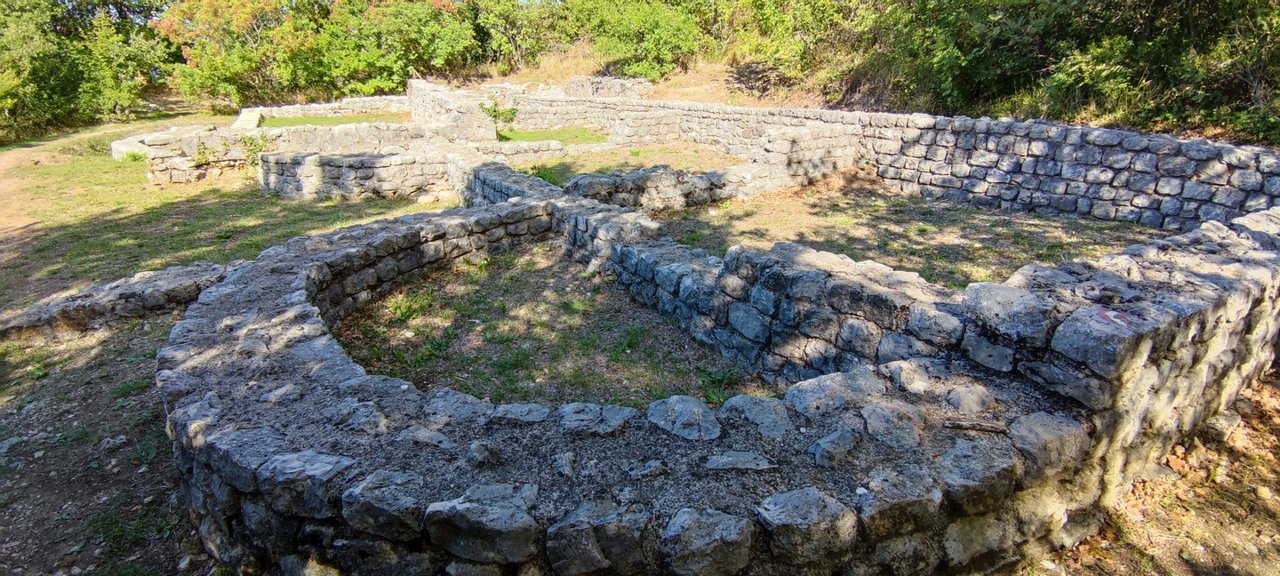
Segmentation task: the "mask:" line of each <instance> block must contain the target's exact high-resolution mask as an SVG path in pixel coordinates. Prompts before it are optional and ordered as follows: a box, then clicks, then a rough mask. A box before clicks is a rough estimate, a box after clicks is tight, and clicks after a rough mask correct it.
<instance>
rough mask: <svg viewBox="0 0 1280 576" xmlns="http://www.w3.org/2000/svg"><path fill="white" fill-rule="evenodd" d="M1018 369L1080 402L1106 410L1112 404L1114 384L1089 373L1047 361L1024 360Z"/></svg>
mask: <svg viewBox="0 0 1280 576" xmlns="http://www.w3.org/2000/svg"><path fill="white" fill-rule="evenodd" d="M1018 370H1019V371H1021V372H1022V373H1023V374H1026V375H1027V376H1028V377H1030V378H1031V379H1032V380H1034V381H1035V382H1036V383H1038V384H1040V385H1041V386H1044V387H1045V388H1048V389H1049V390H1053V391H1054V392H1057V393H1059V394H1062V395H1063V396H1066V397H1068V398H1074V399H1076V400H1078V401H1080V403H1082V404H1084V405H1085V406H1088V407H1090V408H1093V409H1094V410H1104V409H1106V408H1109V407H1110V406H1111V401H1112V392H1111V389H1112V386H1111V385H1109V384H1107V383H1106V382H1103V381H1101V380H1098V379H1097V378H1094V377H1092V376H1091V375H1089V374H1088V373H1085V372H1082V371H1080V370H1076V369H1073V368H1069V367H1064V366H1058V365H1055V364H1049V363H1045V362H1023V363H1022V364H1019V365H1018Z"/></svg>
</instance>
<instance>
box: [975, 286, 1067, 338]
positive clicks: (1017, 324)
mask: <svg viewBox="0 0 1280 576" xmlns="http://www.w3.org/2000/svg"><path fill="white" fill-rule="evenodd" d="M964 307H965V311H966V312H967V313H968V314H969V315H970V316H971V317H972V318H973V319H974V320H977V321H978V322H979V323H981V324H982V325H983V326H985V327H986V328H987V329H989V330H991V331H993V332H995V333H996V334H999V335H1001V336H1004V337H1005V338H1009V339H1010V340H1013V341H1015V342H1026V343H1027V344H1030V345H1031V346H1044V345H1045V343H1046V340H1047V337H1048V334H1049V312H1050V311H1051V310H1053V304H1052V303H1051V302H1048V301H1047V300H1045V299H1044V298H1041V297H1039V296H1036V295H1035V294H1032V293H1031V292H1028V291H1027V290H1023V289H1021V288H1014V287H1012V286H1005V285H1003V284H988V283H984V282H979V283H975V284H970V285H969V287H968V288H965V290H964Z"/></svg>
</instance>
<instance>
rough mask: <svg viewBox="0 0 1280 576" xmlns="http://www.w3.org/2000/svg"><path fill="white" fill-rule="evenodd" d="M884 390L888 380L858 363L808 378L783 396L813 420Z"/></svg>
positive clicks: (796, 409) (793, 386) (878, 394)
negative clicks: (845, 368) (857, 364)
mask: <svg viewBox="0 0 1280 576" xmlns="http://www.w3.org/2000/svg"><path fill="white" fill-rule="evenodd" d="M884 393H885V383H884V381H883V380H881V379H880V378H879V377H877V376H876V375H875V374H874V373H872V372H871V369H870V368H867V367H859V368H858V369H856V370H852V371H849V372H837V373H835V374H827V375H825V376H819V377H817V378H814V379H812V380H806V381H804V382H800V383H798V384H794V385H792V386H791V387H790V388H787V392H786V394H785V395H784V399H785V400H786V401H787V403H788V404H791V408H792V409H794V410H795V411H796V412H798V413H800V415H802V416H804V417H806V418H809V419H810V420H813V419H816V418H819V417H821V416H823V415H826V414H831V413H833V412H839V411H842V410H844V409H845V407H847V406H850V405H853V404H856V403H859V402H862V401H863V400H866V399H867V398H870V397H873V396H880V395H882V394H884Z"/></svg>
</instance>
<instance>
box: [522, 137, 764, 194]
mask: <svg viewBox="0 0 1280 576" xmlns="http://www.w3.org/2000/svg"><path fill="white" fill-rule="evenodd" d="M742 162H743V160H742V158H739V157H737V156H733V155H731V154H725V153H723V152H720V151H719V150H716V149H715V148H712V147H710V146H704V145H702V144H694V143H692V142H673V143H669V144H649V145H645V146H635V147H632V148H611V149H608V150H597V151H595V152H588V153H585V154H574V155H572V156H566V157H564V158H561V159H559V160H556V161H555V162H538V163H534V164H525V165H523V166H515V169H517V170H520V171H521V172H524V173H526V174H531V175H533V176H537V177H539V178H542V179H543V180H546V181H547V182H550V183H552V184H555V185H557V186H563V185H564V184H565V182H568V181H569V179H570V178H573V177H574V176H577V175H578V174H590V173H592V172H630V171H632V170H639V169H641V168H648V167H650V166H658V165H666V166H670V167H672V168H675V169H677V170H687V171H689V172H706V171H710V170H720V169H724V168H728V167H729V166H733V165H735V164H741V163H742Z"/></svg>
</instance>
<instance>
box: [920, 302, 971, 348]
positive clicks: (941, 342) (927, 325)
mask: <svg viewBox="0 0 1280 576" xmlns="http://www.w3.org/2000/svg"><path fill="white" fill-rule="evenodd" d="M907 331H909V332H911V333H912V334H914V335H915V336H916V337H917V338H920V339H921V340H925V341H928V342H931V343H933V344H936V345H938V346H944V347H945V346H954V345H955V344H956V343H957V342H959V341H960V337H961V335H962V334H963V333H964V324H962V323H961V322H960V319H959V318H956V317H955V316H952V315H951V314H948V313H946V312H943V311H941V310H939V309H938V308H937V307H936V306H934V305H932V304H922V303H916V304H912V305H911V306H910V307H908V308H907Z"/></svg>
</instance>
